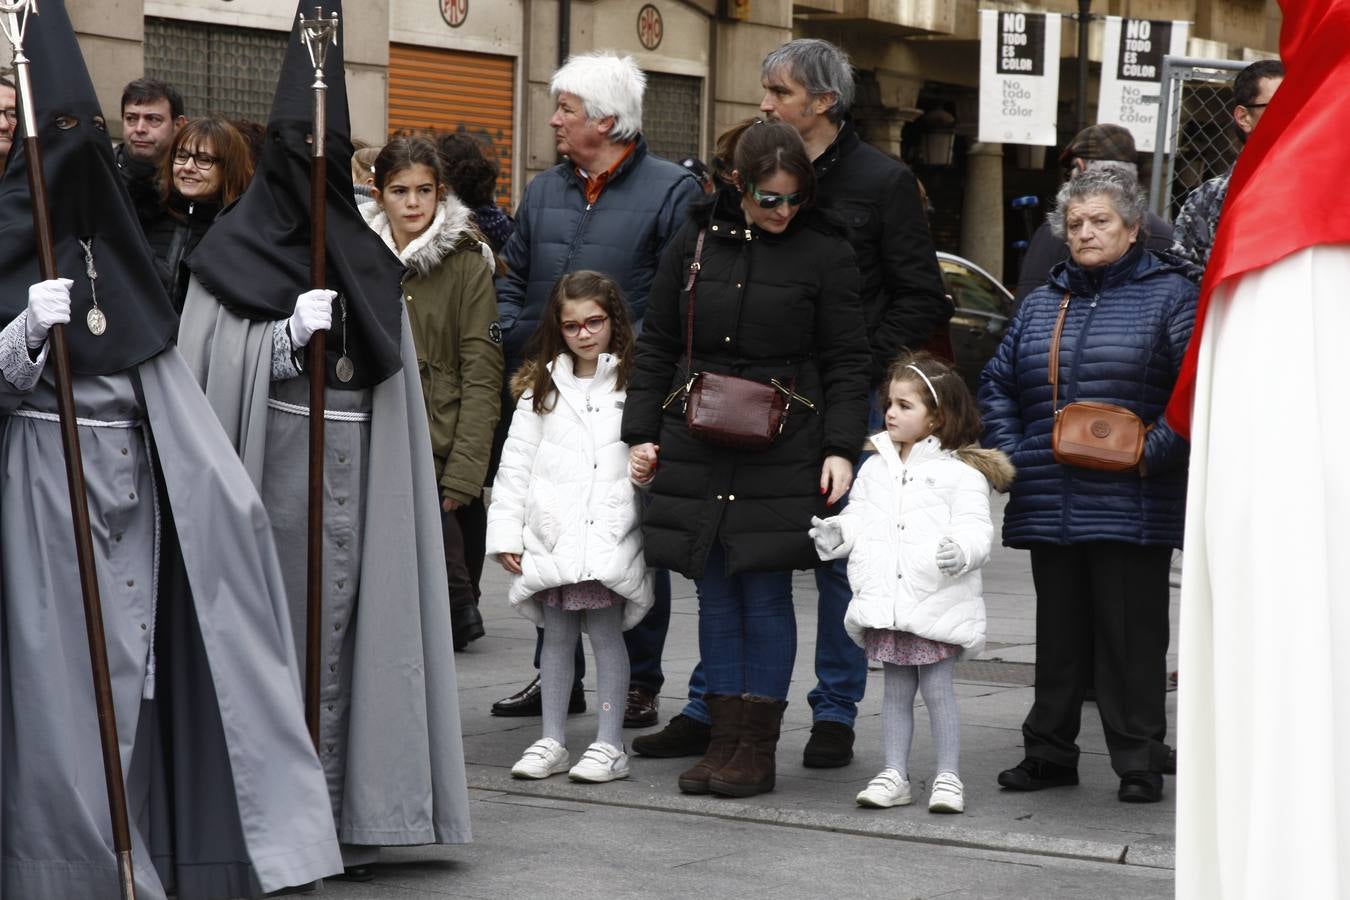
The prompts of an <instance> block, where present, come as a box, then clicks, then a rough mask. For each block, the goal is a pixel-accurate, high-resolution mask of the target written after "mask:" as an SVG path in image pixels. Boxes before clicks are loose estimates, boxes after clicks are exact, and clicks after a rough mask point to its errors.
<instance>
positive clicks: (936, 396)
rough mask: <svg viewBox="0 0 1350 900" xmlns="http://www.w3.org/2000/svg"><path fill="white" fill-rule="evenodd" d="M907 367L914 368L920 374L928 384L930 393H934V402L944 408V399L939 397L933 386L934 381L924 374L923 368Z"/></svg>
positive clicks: (907, 367) (938, 406) (908, 367)
mask: <svg viewBox="0 0 1350 900" xmlns="http://www.w3.org/2000/svg"><path fill="white" fill-rule="evenodd" d="M905 368H906V369H913V370H914V371H915V372H916V373H918V376H919V377H920V378H922V379H923V383H924V384H926V385H928V393H930V394H932V395H933V404H934V405H935V406H936V407H937V408H938V409H942V401H941V400H939V399H938V395H937V390H936V389H935V388H934V387H933V382H931V381H929V380H928V376H927V375H925V374H923V370H922V369H920V368H919V367H918V366H905Z"/></svg>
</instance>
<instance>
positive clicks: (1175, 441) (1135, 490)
mask: <svg viewBox="0 0 1350 900" xmlns="http://www.w3.org/2000/svg"><path fill="white" fill-rule="evenodd" d="M1143 217H1144V199H1143V197H1142V196H1141V194H1140V192H1139V189H1138V187H1137V185H1136V183H1135V182H1134V180H1133V179H1128V178H1124V177H1122V176H1121V175H1120V174H1119V173H1115V172H1110V171H1089V172H1085V173H1083V174H1082V175H1080V176H1079V177H1078V178H1075V179H1073V180H1072V181H1070V182H1068V183H1067V184H1065V185H1064V186H1063V188H1061V189H1060V192H1059V196H1058V198H1057V202H1056V208H1055V212H1054V213H1053V215H1052V217H1051V222H1052V224H1053V227H1054V229H1055V232H1056V233H1057V234H1059V235H1061V236H1063V238H1064V239H1065V240H1066V242H1067V243H1068V246H1069V259H1068V260H1066V261H1065V262H1063V263H1060V264H1058V265H1057V266H1055V267H1054V268H1053V269H1051V270H1050V279H1049V283H1047V284H1046V285H1044V286H1043V287H1040V288H1038V289H1036V290H1035V291H1033V292H1032V293H1030V294H1029V295H1027V298H1026V299H1025V300H1024V301H1023V302H1022V305H1021V307H1020V308H1019V309H1018V311H1017V314H1016V316H1015V317H1014V318H1013V322H1012V325H1011V327H1010V328H1009V330H1008V334H1007V336H1006V337H1005V338H1004V340H1003V343H1002V344H1001V345H1000V346H999V349H998V352H997V353H996V354H995V355H994V358H993V359H991V360H990V361H989V364H988V365H987V366H986V367H985V370H984V373H983V374H982V376H981V387H980V392H979V401H980V406H981V408H982V411H983V418H984V429H985V430H984V443H985V445H986V446H988V447H995V448H997V449H999V450H1002V451H1003V452H1005V453H1007V454H1008V455H1009V456H1010V457H1011V458H1012V461H1013V464H1014V465H1015V466H1016V467H1017V479H1016V481H1015V482H1014V484H1013V487H1012V492H1011V493H1012V497H1011V500H1010V502H1009V503H1008V507H1007V511H1006V513H1005V514H1004V519H1003V542H1004V544H1006V545H1007V546H1009V547H1016V548H1025V549H1027V550H1030V552H1031V571H1032V578H1033V581H1034V584H1035V588H1036V690H1035V700H1034V702H1033V704H1032V707H1031V711H1030V713H1028V715H1027V718H1026V721H1025V722H1024V723H1023V724H1022V735H1023V739H1024V743H1025V750H1026V758H1025V759H1023V760H1022V762H1021V763H1019V764H1018V765H1017V766H1015V767H1013V768H1011V769H1007V770H1005V771H1003V772H1002V773H1000V774H999V777H998V781H999V784H1001V785H1002V786H1003V787H1005V788H1007V789H1009V790H1015V791H1035V790H1040V789H1042V788H1048V787H1059V786H1066V785H1076V784H1078V754H1079V750H1078V745H1077V737H1078V728H1079V719H1080V714H1081V708H1082V705H1083V699H1084V692H1085V690H1086V688H1087V687H1088V686H1089V685H1093V684H1095V687H1096V693H1097V708H1098V711H1099V712H1100V714H1101V718H1102V727H1103V730H1104V731H1105V733H1106V745H1107V750H1108V752H1109V753H1110V756H1111V765H1112V768H1113V769H1115V772H1116V774H1117V775H1118V776H1119V777H1120V787H1119V791H1118V793H1117V796H1118V797H1119V799H1120V800H1122V801H1125V802H1138V803H1152V802H1156V801H1158V800H1160V799H1161V798H1162V789H1163V778H1162V776H1163V773H1164V771H1165V770H1167V769H1168V768H1169V760H1170V759H1171V758H1172V753H1171V750H1170V748H1169V747H1168V745H1167V744H1166V743H1165V739H1166V736H1167V715H1166V710H1165V706H1164V690H1165V680H1166V677H1167V673H1166V654H1167V643H1168V627H1169V626H1168V618H1167V607H1168V597H1169V593H1168V567H1169V562H1170V559H1171V554H1172V548H1174V547H1179V546H1181V537H1182V528H1183V521H1184V518H1185V512H1186V461H1187V456H1188V454H1189V449H1190V448H1189V445H1188V444H1187V443H1186V442H1185V440H1183V439H1182V438H1181V437H1180V436H1178V435H1177V434H1176V433H1175V432H1174V431H1173V430H1172V429H1171V428H1170V427H1169V426H1168V424H1167V420H1166V419H1165V418H1164V417H1163V410H1164V408H1165V407H1166V405H1167V400H1168V397H1169V396H1170V395H1171V392H1172V386H1173V384H1174V383H1175V381H1176V378H1177V373H1178V371H1179V369H1180V366H1181V359H1182V355H1183V354H1184V352H1185V350H1186V344H1187V342H1188V341H1189V339H1190V335H1191V327H1192V325H1193V323H1194V320H1195V307H1196V299H1197V289H1196V286H1195V284H1194V283H1193V282H1192V281H1191V280H1190V279H1189V278H1187V277H1186V275H1185V274H1184V272H1185V267H1186V264H1185V263H1182V262H1180V261H1177V260H1172V259H1171V258H1169V257H1166V256H1161V255H1158V254H1156V253H1154V252H1152V251H1149V250H1146V249H1145V248H1144V247H1143V246H1142V244H1141V242H1140V240H1139V238H1140V234H1139V232H1140V223H1141V222H1142V221H1143ZM1061 318H1062V326H1060V328H1062V333H1061V336H1060V341H1059V353H1058V380H1059V387H1058V395H1057V399H1058V408H1059V409H1062V408H1063V406H1064V405H1065V404H1067V403H1072V402H1075V401H1089V400H1090V401H1098V402H1104V403H1110V404H1114V405H1117V406H1121V407H1124V408H1126V409H1128V410H1130V411H1132V412H1134V413H1135V414H1136V415H1138V416H1139V418H1140V419H1141V420H1142V421H1143V423H1144V424H1145V426H1147V428H1148V431H1147V433H1146V437H1145V441H1144V452H1143V455H1142V458H1141V460H1140V462H1139V464H1138V466H1137V467H1136V468H1132V469H1128V470H1125V471H1102V470H1098V469H1095V468H1086V467H1083V466H1081V465H1074V464H1067V463H1063V462H1059V461H1057V460H1056V455H1055V453H1054V450H1053V449H1052V432H1053V429H1054V425H1055V420H1056V418H1057V415H1059V413H1057V411H1056V403H1055V400H1054V396H1055V395H1054V393H1053V391H1052V388H1051V384H1050V374H1051V373H1050V365H1051V359H1052V358H1054V356H1055V354H1053V353H1052V352H1051V345H1052V343H1053V342H1054V335H1055V332H1056V330H1057V323H1058V322H1059V321H1060V320H1061Z"/></svg>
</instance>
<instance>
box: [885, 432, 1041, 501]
mask: <svg viewBox="0 0 1350 900" xmlns="http://www.w3.org/2000/svg"><path fill="white" fill-rule="evenodd" d="M863 450H864V452H867V451H871V452H875V453H878V454H880V455H882V456H886V457H891V458H892V460H893V461H894V462H895V463H899V461H900V455H899V454H898V453H897V452H896V449H895V445H894V444H893V443H891V438H890V435H889V434H887V433H886V432H884V431H881V432H878V433H877V434H874V435H872V436H871V437H870V438H868V439H867V443H866V445H864V447H863ZM942 457H954V458H955V459H958V460H960V461H961V462H963V463H965V464H966V465H968V466H970V467H971V468H972V469H974V470H975V471H976V472H979V473H980V474H981V475H983V476H984V477H985V479H986V480H987V481H988V482H989V486H990V487H992V488H993V489H994V490H996V491H998V492H999V493H1004V492H1006V491H1007V490H1008V488H1010V487H1012V483H1013V478H1014V477H1015V476H1016V475H1017V470H1016V469H1015V468H1014V467H1013V464H1012V460H1010V459H1008V456H1007V454H1006V453H1004V452H1003V451H1002V450H986V449H985V448H983V447H981V446H979V445H978V444H970V445H968V446H965V447H960V448H958V449H956V450H944V449H943V448H942V445H941V444H940V443H938V440H937V438H936V437H932V436H930V437H927V438H924V439H923V440H922V441H919V442H918V443H917V444H915V445H914V447H913V449H911V450H910V455H909V463H908V465H910V466H915V465H918V464H919V463H921V462H923V461H925V460H926V459H930V458H932V459H938V458H942Z"/></svg>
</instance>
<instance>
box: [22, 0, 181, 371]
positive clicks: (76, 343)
mask: <svg viewBox="0 0 1350 900" xmlns="http://www.w3.org/2000/svg"><path fill="white" fill-rule="evenodd" d="M24 49H25V51H26V52H27V55H28V57H29V59H30V60H31V69H30V72H31V74H32V83H33V105H34V111H35V115H34V121H35V123H36V125H35V131H36V136H37V141H38V146H39V151H40V154H41V160H42V168H43V170H44V174H45V178H44V181H45V183H46V185H47V198H48V203H47V205H48V208H49V210H50V213H51V224H52V238H53V242H54V247H55V251H56V271H57V274H58V275H59V276H61V277H65V278H70V279H72V280H73V281H74V282H75V283H74V285H73V286H72V287H71V305H72V308H71V322H70V326H69V327H68V328H67V329H66V332H67V337H68V341H69V346H70V357H71V366H72V368H73V370H74V371H75V373H76V374H80V375H109V374H112V373H114V372H120V371H123V370H125V369H128V368H131V367H132V366H134V365H136V364H137V363H141V362H144V361H145V360H147V359H149V358H150V357H152V356H154V355H156V354H157V353H159V352H160V351H162V350H163V349H164V348H165V347H167V346H168V345H169V343H170V342H171V341H172V340H173V336H174V332H175V331H176V330H177V328H178V317H177V316H176V315H175V314H174V311H173V307H172V306H171V305H170V303H169V297H168V295H167V294H166V293H165V292H164V287H163V286H162V285H161V284H160V283H159V279H158V278H157V277H156V276H155V266H154V259H153V257H152V254H151V252H150V247H149V245H148V244H146V242H145V238H144V236H143V235H142V233H141V227H140V225H139V224H138V222H137V219H136V213H135V211H134V210H133V208H132V205H131V198H130V197H128V196H127V192H126V188H125V187H124V186H123V184H122V179H121V178H120V177H119V176H118V174H117V165H116V163H115V162H114V161H113V152H112V146H111V145H110V144H109V142H108V131H107V128H106V126H105V124H104V122H105V120H104V118H103V113H102V112H101V111H100V110H99V107H98V100H97V98H96V96H95V94H94V86H93V83H92V82H91V81H90V79H89V73H88V71H87V70H86V69H85V65H84V57H83V56H82V55H81V54H80V48H79V45H78V43H77V42H76V40H75V32H74V29H72V28H71V25H70V20H69V18H67V16H66V10H65V7H64V5H63V4H62V3H60V2H56V0H53V2H45V3H43V4H42V6H41V15H32V16H30V17H29V19H28V31H27V38H26V40H25V41H24ZM29 168H30V160H29V155H28V147H27V146H26V142H25V141H23V139H22V138H21V137H16V139H15V142H14V148H13V151H12V152H11V154H10V158H9V164H8V165H7V166H6V167H5V173H4V176H3V178H2V179H0V326H3V325H4V324H6V323H8V322H10V321H12V320H13V319H14V317H15V316H17V315H18V314H19V313H21V312H23V310H24V309H25V307H26V304H27V298H28V286H29V285H31V284H33V283H35V282H38V281H41V280H43V275H42V273H41V272H40V271H39V268H38V251H37V248H38V239H37V233H36V231H35V230H34V228H33V199H32V196H31V195H30V193H29V190H28V170H29ZM82 244H88V248H89V249H88V251H86V250H85V247H84V246H83V245H82ZM91 260H92V263H91ZM91 271H92V272H93V273H96V275H97V277H96V278H94V277H91ZM95 300H97V306H98V309H99V311H100V312H101V313H102V320H103V323H104V325H105V328H104V330H103V333H102V334H95V333H94V332H93V331H92V330H91V329H90V324H89V323H90V315H89V314H90V312H91V311H92V310H93V308H94V305H95ZM97 318H98V316H97V315H95V316H94V319H97Z"/></svg>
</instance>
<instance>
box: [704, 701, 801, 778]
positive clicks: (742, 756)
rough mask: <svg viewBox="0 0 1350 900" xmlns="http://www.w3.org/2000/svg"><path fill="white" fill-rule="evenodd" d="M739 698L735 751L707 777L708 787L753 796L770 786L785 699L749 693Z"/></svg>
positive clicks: (785, 707) (785, 703) (785, 706)
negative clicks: (737, 733)
mask: <svg viewBox="0 0 1350 900" xmlns="http://www.w3.org/2000/svg"><path fill="white" fill-rule="evenodd" d="M742 701H743V702H742V704H741V739H740V742H739V743H737V745H736V752H735V753H734V754H732V756H731V760H730V761H729V762H727V764H726V765H724V766H722V768H720V769H718V770H717V771H715V772H713V773H712V775H711V776H710V777H709V778H708V790H710V791H712V792H713V793H714V794H721V795H722V796H724V797H753V796H755V795H756V794H763V793H767V792H768V791H771V790H773V783H774V753H775V751H776V750H777V749H778V733H779V731H780V730H781V728H782V726H783V710H785V709H787V701H786V700H774V699H771V698H769V697H752V696H750V695H749V694H747V695H745V697H744V698H742Z"/></svg>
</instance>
